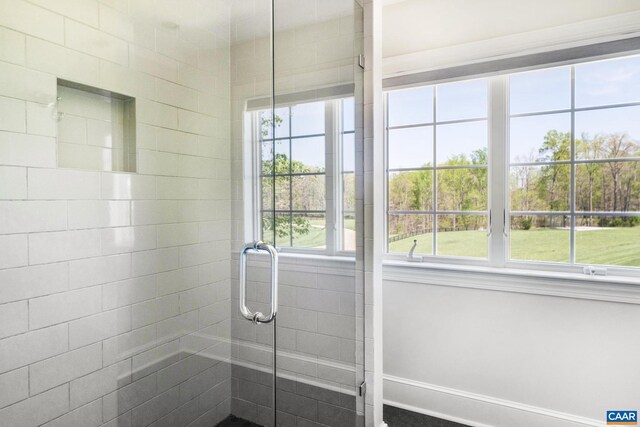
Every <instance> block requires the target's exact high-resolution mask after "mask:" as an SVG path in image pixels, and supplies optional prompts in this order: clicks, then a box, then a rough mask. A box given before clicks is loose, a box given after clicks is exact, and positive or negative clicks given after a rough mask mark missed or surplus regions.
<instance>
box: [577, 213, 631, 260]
mask: <svg viewBox="0 0 640 427" xmlns="http://www.w3.org/2000/svg"><path fill="white" fill-rule="evenodd" d="M576 263H578V264H604V265H619V266H626V267H638V266H640V217H638V216H627V217H624V216H618V217H615V216H607V217H602V216H578V217H576Z"/></svg>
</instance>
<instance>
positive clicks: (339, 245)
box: [245, 96, 355, 257]
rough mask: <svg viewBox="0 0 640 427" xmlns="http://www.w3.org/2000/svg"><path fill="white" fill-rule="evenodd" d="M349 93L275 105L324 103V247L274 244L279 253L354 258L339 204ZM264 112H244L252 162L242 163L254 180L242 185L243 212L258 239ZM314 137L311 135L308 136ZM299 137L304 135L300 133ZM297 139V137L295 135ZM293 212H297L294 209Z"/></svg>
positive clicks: (260, 232)
mask: <svg viewBox="0 0 640 427" xmlns="http://www.w3.org/2000/svg"><path fill="white" fill-rule="evenodd" d="M345 98H349V96H345V97H340V98H332V99H315V100H309V101H302V102H297V103H288V104H278V106H277V108H283V107H287V108H291V107H293V106H295V105H297V104H304V103H310V102H324V107H325V109H324V115H325V133H324V137H325V172H324V175H325V236H326V239H325V241H326V247H325V248H324V249H318V248H304V247H295V246H293V247H291V246H277V241H276V246H277V249H278V251H279V252H283V253H292V254H306V255H324V256H338V257H353V256H354V255H355V251H354V250H345V249H343V236H342V227H343V206H342V205H343V203H342V189H343V182H342V181H343V180H342V134H343V131H342V128H341V126H342V119H341V117H342V106H341V102H342V100H343V99H345ZM263 111H265V110H264V109H263V110H256V111H250V112H248V113H246V115H245V118H246V120H247V121H248V122H249V123H250V125H249V126H250V128H251V130H250V134H251V137H250V138H246V143H247V144H249V150H246V151H245V158H246V156H247V155H248V156H249V157H250V159H251V162H245V167H246V165H247V164H248V163H250V165H251V169H250V171H249V174H250V182H251V183H253V185H251V188H247V186H245V196H248V197H250V198H251V204H250V205H251V207H250V212H247V210H245V214H247V213H250V215H249V216H248V218H250V224H247V226H248V227H247V228H248V229H250V230H251V235H252V237H251V239H253V240H259V239H261V238H262V221H261V218H262V213H261V207H262V199H261V197H262V194H261V190H262V185H261V153H260V149H261V147H260V145H261V144H260V142H261V141H262V137H261V129H260V119H259V116H260V113H261V112H263ZM308 136H313V135H308ZM301 137H302V138H304V137H307V135H303V136H301ZM296 138H298V137H296ZM294 213H296V212H295V211H294Z"/></svg>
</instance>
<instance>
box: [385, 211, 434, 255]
mask: <svg viewBox="0 0 640 427" xmlns="http://www.w3.org/2000/svg"><path fill="white" fill-rule="evenodd" d="M388 221H389V223H388V224H389V225H388V228H389V252H395V253H398V252H399V253H403V254H408V253H409V250H410V249H411V247H412V246H413V241H414V240H417V241H418V245H417V246H416V249H415V253H417V254H427V255H431V254H433V234H432V233H433V215H389V220H388Z"/></svg>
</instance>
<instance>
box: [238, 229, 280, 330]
mask: <svg viewBox="0 0 640 427" xmlns="http://www.w3.org/2000/svg"><path fill="white" fill-rule="evenodd" d="M260 252H266V253H268V254H269V255H270V258H271V309H270V312H269V313H268V314H266V315H265V314H262V313H261V312H259V311H256V312H255V313H253V312H251V310H249V308H248V307H247V254H250V253H255V254H257V253H260ZM239 299H240V313H241V314H242V316H243V317H244V318H245V319H247V320H251V321H252V322H253V323H269V322H271V321H272V320H273V319H275V317H276V314H277V313H278V252H277V251H276V248H274V247H273V246H271V245H268V244H266V243H264V242H260V241H258V242H251V243H247V244H246V245H244V247H243V248H242V252H240V298H239Z"/></svg>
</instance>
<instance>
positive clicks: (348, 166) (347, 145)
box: [342, 133, 356, 172]
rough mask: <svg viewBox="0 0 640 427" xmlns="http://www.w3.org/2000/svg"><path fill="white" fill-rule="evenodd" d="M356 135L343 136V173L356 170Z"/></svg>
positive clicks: (346, 134)
mask: <svg viewBox="0 0 640 427" xmlns="http://www.w3.org/2000/svg"><path fill="white" fill-rule="evenodd" d="M354 139H355V134H353V133H345V134H343V135H342V171H343V172H353V171H355V169H356V160H355V154H356V152H355V142H354Z"/></svg>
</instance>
